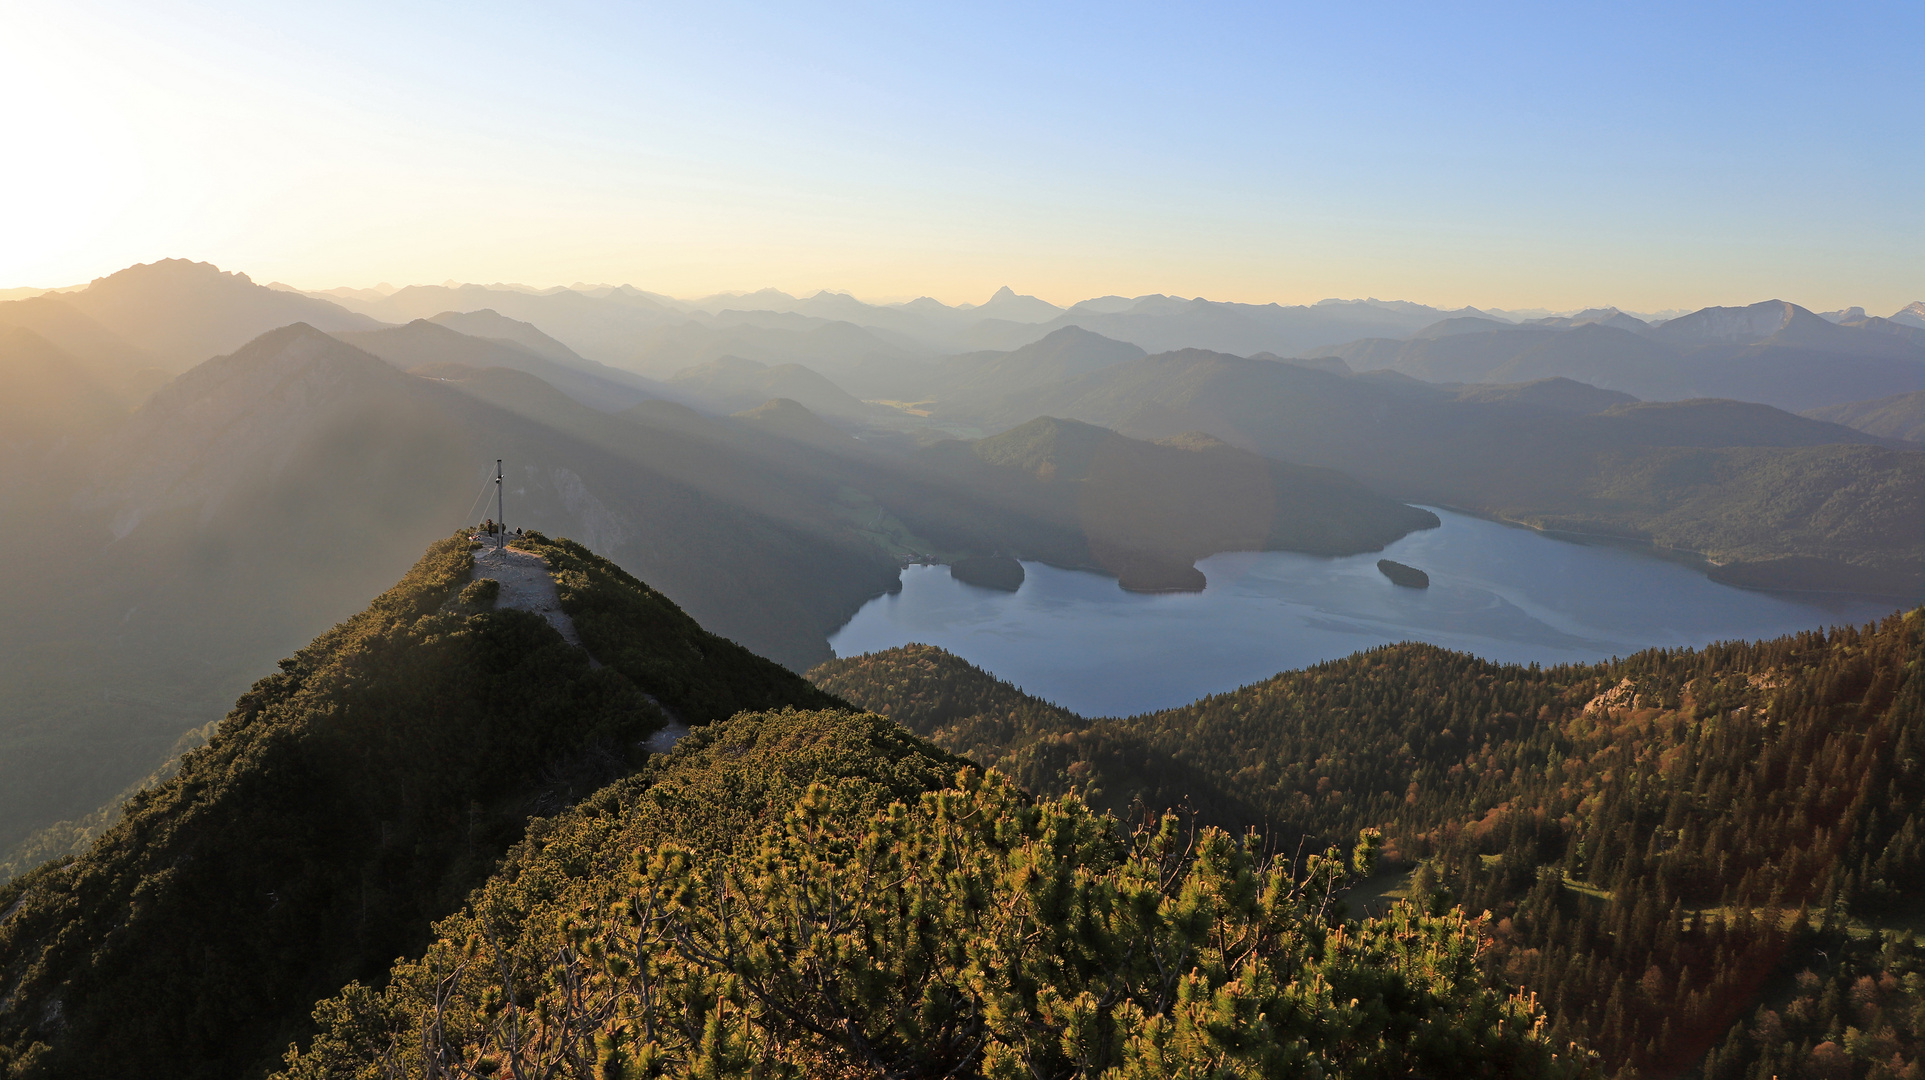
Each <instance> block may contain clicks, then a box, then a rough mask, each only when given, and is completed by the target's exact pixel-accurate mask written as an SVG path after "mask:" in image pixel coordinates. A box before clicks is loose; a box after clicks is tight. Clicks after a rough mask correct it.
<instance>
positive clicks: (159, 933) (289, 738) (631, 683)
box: [0, 535, 835, 1077]
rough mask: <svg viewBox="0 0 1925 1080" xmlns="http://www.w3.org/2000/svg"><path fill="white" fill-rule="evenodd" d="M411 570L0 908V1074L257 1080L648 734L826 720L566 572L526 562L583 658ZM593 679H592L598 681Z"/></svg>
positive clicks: (735, 661)
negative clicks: (77, 851)
mask: <svg viewBox="0 0 1925 1080" xmlns="http://www.w3.org/2000/svg"><path fill="white" fill-rule="evenodd" d="M473 547H474V545H473V544H472V543H471V542H470V541H469V540H468V538H467V537H466V536H465V535H458V536H456V537H454V538H451V539H448V540H444V541H442V542H440V543H437V544H435V545H434V546H433V547H432V548H430V549H429V551H428V553H427V554H426V555H425V556H424V557H423V558H422V559H421V561H420V562H419V563H418V564H417V565H416V566H415V567H414V569H413V570H412V571H410V572H409V574H408V575H407V576H406V577H405V578H403V579H402V581H401V582H400V583H399V584H397V585H396V586H395V587H394V588H392V589H390V590H389V591H388V592H386V593H384V594H383V595H381V596H380V597H379V598H377V599H376V600H375V601H374V603H373V604H372V605H370V606H369V608H368V609H367V610H366V611H364V612H362V613H361V614H359V615H356V616H355V617H353V618H351V619H349V620H347V621H346V622H344V623H342V624H341V625H340V626H338V627H336V628H335V629H333V630H331V631H329V632H328V633H326V634H323V635H322V636H321V637H319V638H317V639H316V640H315V641H314V642H313V643H312V644H310V645H309V646H307V647H306V648H304V649H301V650H300V651H298V652H297V653H295V655H293V656H292V657H290V658H288V659H286V660H283V661H282V662H281V671H280V673H278V674H275V675H272V676H269V677H268V678H266V679H263V680H261V681H260V682H258V683H257V684H255V686H254V687H253V689H251V690H250V691H249V692H248V693H247V694H245V695H244V696H243V697H242V698H241V700H240V701H239V703H238V704H237V705H236V707H235V709H234V711H233V712H231V713H230V714H229V715H228V716H227V718H226V719H225V720H224V721H223V722H222V723H221V725H220V727H219V729H218V730H217V732H216V733H215V735H214V736H213V738H212V740H211V741H210V743H209V744H208V745H207V746H206V747H204V748H202V749H198V750H195V751H193V752H191V753H189V754H188V755H187V756H186V758H185V760H184V761H183V762H182V763H181V766H180V769H179V772H178V774H177V775H175V776H174V777H173V778H172V779H170V780H168V781H166V782H164V783H162V784H160V785H159V786H157V787H155V788H152V789H150V790H147V791H145V792H142V793H141V794H140V795H139V796H137V797H136V798H135V799H134V800H132V801H131V802H130V803H129V804H128V806H127V809H126V812H125V815H124V816H123V817H122V818H121V820H120V821H119V822H118V823H117V824H115V825H114V826H113V827H112V828H111V829H109V830H108V831H107V832H106V834H105V835H103V836H102V837H101V838H100V839H99V840H98V841H97V842H95V843H94V845H93V846H92V847H91V848H90V849H89V850H87V851H86V852H85V853H84V854H82V855H80V856H79V857H78V858H75V859H72V860H70V861H63V862H60V863H56V864H52V865H49V866H46V867H43V868H41V869H40V870H37V871H34V872H32V873H30V874H27V875H26V876H24V877H22V878H20V879H18V880H16V881H14V882H12V883H11V884H8V885H6V886H4V887H0V912H4V913H5V915H4V921H0V1066H4V1068H3V1069H0V1071H4V1072H5V1074H6V1075H9V1076H16V1075H17V1076H48V1077H84V1076H98V1077H121V1076H178V1077H193V1076H207V1077H234V1076H244V1075H252V1074H258V1073H259V1072H260V1071H262V1070H263V1068H264V1067H265V1066H267V1065H268V1064H270V1063H271V1062H272V1061H273V1060H274V1059H275V1058H277V1057H278V1056H279V1054H280V1053H281V1051H282V1050H283V1049H285V1047H286V1046H287V1044H288V1042H289V1041H290V1040H291V1039H294V1038H296V1037H297V1036H299V1035H300V1034H301V1032H302V1031H303V1030H304V1029H305V1028H306V1025H307V1014H308V1012H309V1010H310V1008H311V1004H312V1002H313V1001H314V999H315V998H317V997H319V996H321V995H323V994H328V993H332V992H334V991H335V990H336V989H338V988H339V987H340V986H341V985H342V984H343V983H344V982H346V981H348V980H350V979H355V978H370V977H375V976H378V975H379V974H380V973H381V972H382V971H383V970H385V968H386V966H387V965H388V963H389V962H390V961H391V960H392V959H393V957H394V956H395V955H396V954H397V953H401V952H407V951H412V950H415V949H418V948H419V947H420V945H421V943H422V942H423V941H424V940H425V938H424V934H425V932H426V930H427V927H428V922H429V920H430V919H433V918H436V917H439V916H440V915H443V914H445V913H447V912H448V911H450V910H452V909H453V908H454V907H455V906H456V905H457V904H458V903H459V902H460V900H461V898H462V897H463V896H464V895H465V894H466V893H467V892H468V890H469V889H470V888H472V887H473V886H474V885H476V884H478V883H479V882H481V881H482V880H483V879H484V878H485V877H486V876H487V874H488V873H489V872H490V871H491V870H492V868H493V866H494V862H495V860H496V858H497V857H498V856H499V855H500V854H501V852H502V851H504V850H505V849H506V848H507V846H508V845H510V844H512V843H514V842H515V841H516V840H517V839H518V838H519V837H520V836H521V834H522V831H523V827H524V823H525V822H526V820H527V819H528V817H529V815H530V814H534V813H553V812H555V811H557V810H560V809H562V808H564V807H566V806H568V805H570V804H572V803H573V802H575V801H576V800H577V799H579V798H581V797H582V796H583V795H585V794H587V793H588V792H589V791H592V790H593V789H595V788H597V787H599V786H601V785H603V784H605V783H607V782H608V781H610V780H612V779H615V778H618V777H620V776H622V775H625V774H626V773H628V772H630V771H631V770H632V769H633V768H634V767H636V766H637V765H639V764H640V763H641V761H642V760H643V759H644V757H645V753H644V751H643V750H642V747H641V744H642V742H643V740H645V739H646V738H647V736H649V735H650V734H651V733H652V732H654V731H656V730H657V729H658V728H659V727H661V725H662V724H663V723H664V722H665V717H664V714H663V712H662V710H661V709H660V708H658V707H657V704H656V703H657V702H660V703H661V705H663V706H666V707H667V708H668V709H669V710H671V711H672V712H673V713H674V714H675V715H676V716H677V717H679V718H680V719H682V720H684V721H687V722H690V723H696V724H700V723H704V722H708V721H711V720H713V719H716V718H719V717H726V716H728V715H731V714H733V713H735V712H737V711H740V710H742V709H766V708H770V707H774V706H783V705H797V706H804V707H820V706H822V705H826V704H834V703H835V702H834V699H833V698H830V697H829V696H828V695H826V694H823V693H821V692H820V691H817V690H815V689H814V688H812V687H810V686H809V685H808V684H807V683H805V682H803V681H802V680H801V679H800V678H798V677H797V676H795V675H794V674H792V673H790V672H788V671H786V670H785V669H783V668H780V667H778V666H776V665H774V664H771V663H769V662H768V661H765V660H762V659H760V658H759V657H756V656H754V655H752V654H750V653H748V652H747V651H746V650H743V649H742V648H741V647H739V646H737V645H735V644H734V643H732V642H729V641H726V640H724V639H721V638H717V637H715V636H713V635H711V634H708V633H706V632H705V631H703V630H702V629H701V628H700V627H699V626H698V625H696V624H695V622H694V621H693V620H691V619H690V618H689V617H688V616H687V615H685V614H683V613H682V612H681V611H680V610H679V609H677V608H676V607H675V606H674V605H673V604H671V603H669V602H668V601H667V600H666V599H665V598H663V597H662V596H661V595H660V594H658V593H655V592H654V591H653V590H651V589H649V588H648V587H646V586H644V585H642V584H641V583H640V582H638V581H636V580H634V579H633V578H631V577H629V576H627V575H626V574H624V573H622V571H620V570H619V569H618V568H616V567H614V566H612V565H611V564H609V563H607V562H606V561H604V560H601V559H599V558H596V557H595V556H593V555H590V554H589V553H588V552H587V551H586V550H585V549H582V548H581V547H579V546H577V545H574V544H570V543H568V542H565V541H547V540H545V539H543V538H540V537H533V538H530V540H529V541H528V547H529V549H530V550H532V551H535V552H536V553H538V554H542V555H544V556H545V557H546V558H547V560H548V562H549V564H550V566H551V567H552V571H553V574H554V577H555V580H556V584H557V586H558V591H559V595H560V600H561V604H562V607H563V609H564V610H565V611H566V612H567V613H568V614H569V615H570V616H572V618H573V620H574V624H575V626H576V627H577V629H578V631H579V633H580V635H581V638H582V641H583V643H584V645H585V646H586V650H584V648H581V647H576V646H573V645H569V644H567V643H566V642H564V641H563V639H562V637H561V636H560V635H559V634H558V633H557V632H556V630H555V629H554V628H552V627H551V626H549V625H548V624H547V623H546V622H544V621H543V620H542V618H540V617H539V616H536V615H532V614H529V613H527V612H525V611H519V610H507V609H503V610H495V608H494V600H495V595H496V593H495V591H493V590H490V589H487V588H486V587H485V586H486V585H487V584H488V583H486V582H479V581H478V582H474V583H473V584H470V577H471V575H472V573H473V567H474V562H473V558H472V554H471V549H472V548H473ZM591 651H592V653H593V655H594V656H595V657H596V658H597V659H599V660H601V661H603V662H604V663H605V664H606V666H598V665H597V664H595V663H594V662H593V661H592V660H591Z"/></svg>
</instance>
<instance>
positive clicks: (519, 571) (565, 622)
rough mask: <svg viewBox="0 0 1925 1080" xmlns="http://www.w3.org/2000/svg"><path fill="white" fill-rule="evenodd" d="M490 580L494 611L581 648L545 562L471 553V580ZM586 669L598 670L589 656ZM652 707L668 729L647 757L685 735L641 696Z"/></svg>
mask: <svg viewBox="0 0 1925 1080" xmlns="http://www.w3.org/2000/svg"><path fill="white" fill-rule="evenodd" d="M482 578H494V579H495V580H496V581H499V582H501V594H500V595H499V596H497V597H496V598H495V607H496V608H498V609H499V608H514V609H516V610H517V611H528V612H533V613H534V614H536V615H539V616H541V617H542V618H544V619H547V620H548V625H550V626H552V627H554V628H555V631H556V632H557V633H559V634H560V635H561V637H562V640H563V641H566V642H568V643H569V644H570V645H573V646H575V647H576V648H578V649H583V651H584V652H586V651H587V650H586V649H585V648H583V646H582V639H581V635H580V634H578V633H576V632H575V620H573V619H571V618H569V617H568V613H567V612H566V611H563V610H562V609H561V597H560V595H559V594H557V593H556V592H555V579H554V576H553V575H551V574H550V573H549V572H548V560H547V559H544V558H542V557H541V556H539V555H536V554H534V553H533V552H528V551H517V550H515V549H514V548H511V547H510V548H501V549H499V550H497V549H495V548H492V547H484V548H483V549H482V550H480V551H477V552H475V580H477V581H479V580H481V579H482ZM588 663H589V666H590V667H597V668H598V667H601V666H602V662H601V661H600V660H597V659H595V655H594V654H593V653H589V656H588ZM643 696H644V697H646V698H648V700H649V701H650V702H653V703H654V705H655V707H656V708H658V709H660V710H662V715H664V716H666V717H668V726H667V727H664V728H662V729H661V730H660V731H657V732H656V733H655V734H653V735H651V736H649V738H648V741H647V742H646V743H645V744H644V745H645V746H646V748H647V749H648V750H649V751H650V752H651V753H657V754H662V753H667V752H668V751H669V750H670V749H671V748H673V747H674V745H675V744H676V742H678V741H680V739H681V738H682V736H684V735H687V734H688V725H686V724H684V723H682V721H681V719H680V718H679V717H677V716H676V715H675V714H674V713H673V712H671V711H670V710H669V708H668V706H666V705H664V704H662V703H661V702H660V701H659V700H657V699H656V697H655V695H653V694H647V693H644V694H643Z"/></svg>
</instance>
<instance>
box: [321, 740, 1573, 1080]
mask: <svg viewBox="0 0 1925 1080" xmlns="http://www.w3.org/2000/svg"><path fill="white" fill-rule="evenodd" d="M961 765H962V763H961V762H960V761H958V760H956V759H954V758H950V757H948V756H947V755H945V754H943V753H942V752H941V751H939V750H936V749H935V748H934V747H931V746H929V745H928V744H926V743H923V742H921V741H920V740H917V739H915V738H913V737H912V736H910V735H908V734H907V733H906V732H904V731H903V730H902V729H901V728H900V727H897V726H896V725H894V724H892V723H890V722H888V721H886V720H883V719H881V718H879V717H874V716H855V715H850V714H847V713H837V712H791V711H785V712H780V713H767V714H760V715H757V714H745V715H741V716H736V717H734V718H732V719H730V720H728V721H726V722H724V723H721V724H717V725H714V726H713V727H711V728H709V729H707V730H706V731H704V732H701V733H699V734H697V735H695V736H692V737H690V738H689V739H686V740H684V741H683V743H682V744H681V745H679V746H678V747H677V748H676V750H675V751H674V753H673V754H671V755H669V756H668V757H667V758H666V759H658V760H654V761H651V762H650V763H649V765H648V767H647V768H646V769H645V770H644V771H643V772H642V773H641V774H639V775H638V776H636V777H634V778H632V779H630V780H627V781H623V782H621V783H619V784H616V785H614V786H612V787H610V788H608V789H607V790H605V791H603V792H601V793H599V794H597V795H596V796H595V797H594V798H592V799H590V800H589V801H587V802H586V803H584V804H583V805H582V806H580V807H578V808H577V809H576V810H574V811H573V812H571V813H568V814H565V815H563V816H561V817H559V818H558V819H555V820H553V821H552V822H544V823H541V825H539V826H538V827H537V828H536V829H534V830H531V833H530V836H529V838H528V840H527V841H525V842H524V843H523V844H522V845H521V846H520V847H519V848H518V849H517V850H516V851H515V852H514V853H513V854H512V855H511V856H510V858H509V859H508V860H507V862H506V864H505V865H504V867H503V869H502V872H501V873H499V874H498V875H496V876H495V878H494V879H492V880H491V881H490V882H489V883H488V885H487V886H486V887H485V888H483V889H482V890H480V891H479V892H478V893H477V894H476V895H475V897H474V898H473V899H472V900H471V902H470V903H469V904H468V905H467V906H465V907H464V908H463V909H462V910H461V911H460V912H459V913H458V914H456V915H454V916H452V917H450V918H449V919H447V920H445V921H443V922H442V923H440V924H439V925H438V926H437V927H436V933H437V940H436V941H435V942H434V943H433V944H432V945H431V946H430V947H429V948H428V950H427V951H426V952H425V953H424V954H423V955H421V956H420V957H419V958H416V959H406V960H403V961H401V962H400V963H398V964H397V965H396V966H395V968H394V970H393V972H392V975H391V976H390V979H389V981H388V984H387V986H386V987H385V989H377V988H372V987H364V986H360V985H354V986H349V987H348V988H347V989H346V990H345V991H344V992H343V993H341V994H340V995H339V996H337V997H335V998H332V999H330V1000H328V1001H324V1002H322V1003H321V1004H320V1005H319V1006H318V1007H317V1009H316V1012H315V1015H316V1018H317V1020H318V1021H319V1022H320V1026H321V1031H320V1034H319V1035H318V1036H317V1038H316V1039H315V1040H314V1041H313V1043H312V1044H311V1045H309V1046H307V1047H305V1048H303V1049H301V1050H299V1051H296V1052H291V1053H290V1054H289V1055H288V1061H287V1064H288V1069H287V1071H286V1073H285V1074H284V1075H285V1076H287V1077H289V1078H290V1080H295V1078H299V1080H308V1078H321V1077H329V1078H333V1077H367V1078H370V1080H372V1078H374V1077H383V1076H394V1075H422V1076H427V1075H437V1076H441V1075H446V1076H466V1075H483V1076H485V1075H504V1076H505V1075H514V1076H535V1075H540V1076H554V1077H568V1078H580V1080H587V1078H589V1077H597V1078H600V1077H610V1076H651V1075H669V1076H700V1077H716V1078H737V1077H741V1078H746V1077H752V1076H772V1075H789V1076H812V1077H814V1076H902V1077H930V1078H934V1077H970V1078H974V1077H1005V1076H1033V1077H1052V1078H1054V1077H1061V1078H1070V1077H1079V1078H1080V1077H1088V1078H1092V1080H1094V1078H1095V1077H1098V1076H1137V1077H1176V1076H1196V1075H1239V1076H1264V1077H1283V1076H1300V1075H1320V1076H1326V1077H1332V1078H1340V1077H1377V1076H1400V1075H1462V1076H1490V1077H1558V1076H1574V1075H1579V1074H1580V1073H1581V1071H1582V1069H1583V1068H1584V1067H1585V1065H1586V1063H1587V1060H1588V1059H1587V1058H1586V1057H1585V1055H1584V1054H1583V1053H1582V1052H1581V1051H1575V1050H1573V1049H1572V1048H1569V1047H1565V1046H1557V1045H1555V1044H1552V1043H1550V1042H1549V1041H1548V1040H1547V1039H1546V1038H1545V1037H1544V1033H1543V1029H1542V1025H1541V1022H1540V1021H1539V1018H1538V1017H1536V1016H1535V1015H1534V1014H1533V1013H1532V1011H1531V1006H1530V1003H1529V1002H1528V1001H1527V1000H1524V999H1520V998H1514V997H1509V998H1507V997H1506V996H1505V995H1503V994H1502V993H1498V992H1492V991H1490V990H1486V989H1485V988H1483V987H1482V986H1481V985H1479V980H1478V973H1477V968H1476V964H1475V960H1474V956H1475V953H1476V944H1475V941H1476V934H1477V932H1478V931H1477V927H1476V926H1475V924H1472V923H1468V922H1466V921H1465V920H1463V919H1462V918H1461V917H1458V916H1455V915H1449V916H1444V917H1435V918H1430V917H1424V916H1422V915H1421V914H1419V913H1417V912H1414V911H1410V910H1401V911H1397V912H1394V913H1393V914H1392V915H1391V916H1390V917H1388V918H1384V919H1374V920H1367V921H1364V922H1362V923H1358V922H1354V921H1352V922H1346V921H1343V920H1342V918H1341V916H1340V915H1339V914H1338V910H1339V909H1338V908H1337V907H1336V906H1335V904H1334V902H1333V901H1334V899H1335V897H1334V896H1333V892H1334V891H1335V890H1336V889H1338V888H1340V887H1341V886H1342V885H1343V884H1344V883H1346V881H1347V880H1348V879H1349V877H1350V876H1351V864H1352V860H1351V859H1347V858H1346V857H1345V855H1344V853H1343V852H1341V851H1338V850H1335V849H1333V850H1331V851H1328V852H1325V853H1323V854H1320V855H1313V856H1311V857H1309V858H1306V859H1303V860H1301V861H1290V860H1285V861H1281V862H1278V861H1272V860H1270V859H1268V858H1266V857H1265V856H1264V855H1263V854H1262V853H1261V852H1260V851H1256V850H1251V849H1249V848H1246V847H1244V846H1243V845H1240V844H1238V843H1237V842H1235V841H1233V840H1232V839H1231V838H1230V837H1228V836H1227V835H1225V834H1223V833H1220V832H1216V831H1213V830H1205V831H1203V832H1201V833H1196V832H1192V831H1190V830H1187V829H1185V828H1183V827H1182V825H1181V823H1180V822H1179V821H1177V820H1176V819H1174V818H1171V819H1166V820H1165V821H1164V822H1162V823H1161V825H1160V827H1159V828H1153V829H1150V830H1145V831H1138V832H1135V833H1133V834H1132V833H1129V832H1127V831H1125V830H1124V829H1122V828H1120V827H1119V826H1118V825H1117V823H1116V822H1115V821H1113V820H1111V819H1109V818H1106V817H1102V816H1099V815H1095V814H1093V813H1091V812H1090V811H1089V810H1088V809H1087V808H1086V807H1085V806H1084V805H1083V804H1082V803H1081V802H1080V801H1078V800H1076V799H1074V798H1070V799H1066V800H1062V801H1045V802H1040V803H1037V802H1032V801H1031V800H1029V799H1027V798H1026V797H1024V796H1023V795H1022V793H1021V792H1019V791H1017V790H1015V789H1013V788H1011V787H1010V786H1009V785H1008V784H1007V782H1006V781H1003V780H1001V779H1000V778H997V777H988V778H985V777H984V776H982V775H981V774H979V773H975V772H974V771H973V770H968V769H964V768H961V767H960V766H961ZM1374 840H1375V838H1374V837H1365V842H1364V843H1362V844H1359V845H1358V847H1357V849H1356V851H1355V854H1354V865H1355V866H1356V867H1357V868H1358V869H1360V870H1365V871H1367V869H1368V866H1369V864H1370V861H1371V859H1372V857H1373V854H1374Z"/></svg>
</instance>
